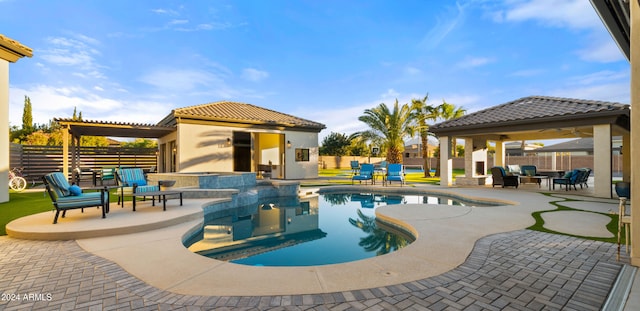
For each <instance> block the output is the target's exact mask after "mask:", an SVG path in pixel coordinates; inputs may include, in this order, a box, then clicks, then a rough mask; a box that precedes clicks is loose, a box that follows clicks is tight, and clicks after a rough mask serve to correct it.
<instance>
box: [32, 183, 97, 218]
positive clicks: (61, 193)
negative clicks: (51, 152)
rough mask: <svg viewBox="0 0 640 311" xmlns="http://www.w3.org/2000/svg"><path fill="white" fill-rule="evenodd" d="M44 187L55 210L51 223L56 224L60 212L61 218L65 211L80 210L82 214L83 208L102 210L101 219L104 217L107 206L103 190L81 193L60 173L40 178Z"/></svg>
mask: <svg viewBox="0 0 640 311" xmlns="http://www.w3.org/2000/svg"><path fill="white" fill-rule="evenodd" d="M42 180H43V182H44V186H45V187H46V189H47V193H49V197H50V198H51V202H53V206H54V207H55V208H56V215H55V216H54V217H53V223H54V224H56V223H58V216H59V215H60V211H62V217H63V218H64V217H65V216H66V214H67V210H70V209H78V208H79V209H81V211H82V212H84V208H85V207H94V206H97V207H99V208H102V218H105V217H106V213H107V207H108V205H107V204H109V202H108V200H107V195H108V194H107V193H106V192H105V191H104V190H101V191H100V192H87V193H83V192H82V191H81V190H80V187H78V186H76V185H73V186H72V185H69V182H68V181H67V178H66V177H65V176H64V174H62V173H61V172H55V173H49V174H46V175H44V176H43V177H42Z"/></svg>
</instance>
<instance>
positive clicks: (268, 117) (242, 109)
mask: <svg viewBox="0 0 640 311" xmlns="http://www.w3.org/2000/svg"><path fill="white" fill-rule="evenodd" d="M175 118H189V119H195V120H211V121H220V122H229V123H250V124H267V125H274V126H285V127H298V128H308V129H315V130H318V131H320V130H322V129H324V128H326V127H325V125H324V124H322V123H318V122H314V121H310V120H306V119H302V118H298V117H295V116H292V115H289V114H285V113H281V112H277V111H274V110H270V109H266V108H262V107H258V106H254V105H251V104H244V103H237V102H229V101H221V102H214V103H208V104H202V105H196V106H189V107H184V108H177V109H174V110H173V111H172V113H171V114H170V115H169V116H167V117H166V118H165V119H164V120H162V121H161V122H160V123H170V122H171V121H172V120H173V119H175Z"/></svg>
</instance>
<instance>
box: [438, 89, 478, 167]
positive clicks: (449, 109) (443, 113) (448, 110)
mask: <svg viewBox="0 0 640 311" xmlns="http://www.w3.org/2000/svg"><path fill="white" fill-rule="evenodd" d="M436 113H437V116H438V118H440V119H443V120H445V121H447V120H453V119H457V118H459V117H462V116H463V115H464V114H465V113H466V110H465V109H464V108H462V107H456V106H455V105H453V104H450V103H447V102H446V101H445V100H444V99H443V100H442V104H440V105H438V107H436ZM450 139H451V144H452V146H451V147H452V150H453V152H454V156H455V153H457V144H456V138H455V137H450ZM440 149H441V148H440V147H439V146H438V155H437V157H438V161H437V163H436V167H437V169H436V175H437V176H440V157H441V156H442V153H441V152H440ZM472 151H473V150H472Z"/></svg>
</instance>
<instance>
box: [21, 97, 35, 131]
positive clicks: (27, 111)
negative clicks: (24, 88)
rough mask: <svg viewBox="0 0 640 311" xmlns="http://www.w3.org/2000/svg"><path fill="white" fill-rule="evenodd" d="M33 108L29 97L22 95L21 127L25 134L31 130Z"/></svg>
mask: <svg viewBox="0 0 640 311" xmlns="http://www.w3.org/2000/svg"><path fill="white" fill-rule="evenodd" d="M32 110H33V108H32V107H31V98H29V97H28V96H27V95H25V96H24V108H23V109H22V129H23V130H24V131H25V132H26V134H27V135H28V134H31V133H32V132H33V111H32Z"/></svg>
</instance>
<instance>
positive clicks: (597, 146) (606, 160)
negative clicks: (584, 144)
mask: <svg viewBox="0 0 640 311" xmlns="http://www.w3.org/2000/svg"><path fill="white" fill-rule="evenodd" d="M593 146H594V148H593V163H595V165H594V167H593V177H594V181H593V194H594V195H595V196H596V197H600V198H611V197H612V196H611V194H612V193H611V189H612V187H611V181H612V174H611V157H612V153H611V149H612V148H611V124H601V125H594V126H593Z"/></svg>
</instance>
